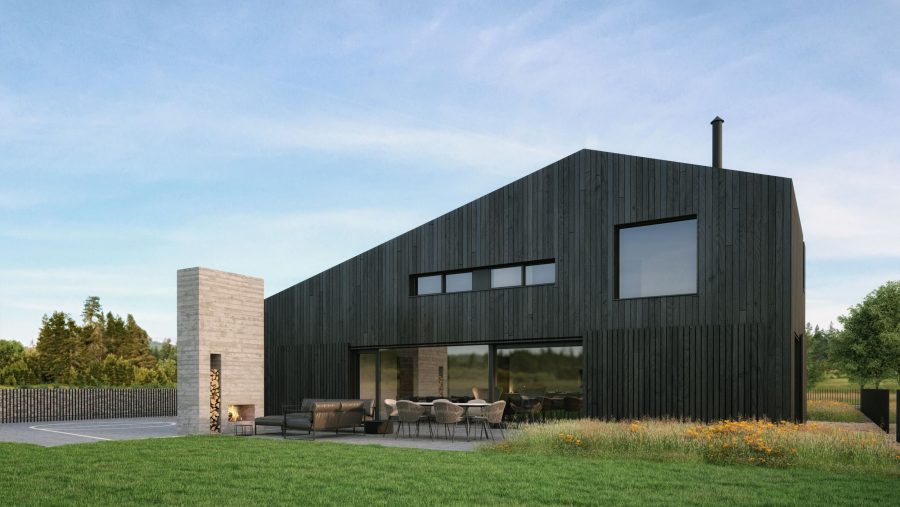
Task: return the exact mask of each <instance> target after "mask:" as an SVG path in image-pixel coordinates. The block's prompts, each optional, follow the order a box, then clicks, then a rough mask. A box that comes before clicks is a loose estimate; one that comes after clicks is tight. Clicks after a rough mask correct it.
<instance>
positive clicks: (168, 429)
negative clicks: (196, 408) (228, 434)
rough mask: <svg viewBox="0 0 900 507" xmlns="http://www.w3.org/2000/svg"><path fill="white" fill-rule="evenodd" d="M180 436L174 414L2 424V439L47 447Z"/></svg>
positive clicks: (0, 433)
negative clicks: (167, 415) (132, 417)
mask: <svg viewBox="0 0 900 507" xmlns="http://www.w3.org/2000/svg"><path fill="white" fill-rule="evenodd" d="M176 435H177V433H176V430H175V418H174V417H140V418H134V419H93V420H89V421H62V422H43V423H14V424H0V442H20V443H26V444H37V445H43V446H52V445H65V444H80V443H84V442H102V441H105V440H132V439H139V438H160V437H174V436H176Z"/></svg>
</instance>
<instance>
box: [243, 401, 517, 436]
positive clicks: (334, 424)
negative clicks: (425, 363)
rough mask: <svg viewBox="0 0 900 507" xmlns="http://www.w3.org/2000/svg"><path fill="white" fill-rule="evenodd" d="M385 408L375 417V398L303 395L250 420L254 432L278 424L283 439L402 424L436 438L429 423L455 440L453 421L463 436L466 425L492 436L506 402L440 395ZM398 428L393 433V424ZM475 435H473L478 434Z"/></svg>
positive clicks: (375, 430)
mask: <svg viewBox="0 0 900 507" xmlns="http://www.w3.org/2000/svg"><path fill="white" fill-rule="evenodd" d="M384 401H385V405H386V407H387V408H388V410H389V413H388V419H387V420H378V419H376V416H375V406H374V400H325V399H306V400H303V402H302V403H301V404H300V405H285V406H283V407H282V414H281V415H268V416H264V417H257V418H256V419H255V420H254V421H253V423H254V427H253V434H258V428H259V427H260V426H268V427H277V428H279V429H280V432H281V435H282V437H285V438H287V436H288V432H289V431H291V430H296V431H306V433H307V435H310V436H311V437H312V438H313V439H315V438H316V432H322V431H334V432H335V433H338V432H339V431H340V430H342V429H345V430H346V429H351V430H352V431H353V432H354V433H355V432H356V429H357V428H359V427H363V428H364V430H365V432H366V433H374V434H382V435H384V434H387V433H392V432H394V433H396V436H395V438H397V437H399V436H400V434H401V432H402V430H403V427H404V426H405V427H406V428H407V436H410V437H411V436H412V426H413V425H415V427H416V437H418V436H419V429H420V426H421V425H422V424H426V425H428V433H429V437H430V438H431V439H432V440H433V439H434V437H435V436H436V431H435V428H434V427H433V425H434V426H439V427H443V430H444V435H445V436H446V437H447V438H449V439H450V441H454V439H455V434H456V427H457V425H460V424H463V425H465V430H466V440H467V441H468V440H469V438H470V431H471V428H473V427H474V428H477V429H476V431H478V430H480V431H481V433H480V434H483V435H484V437H485V438H491V439H493V438H494V435H493V427H494V426H497V427H499V429H500V435H501V437H502V436H505V435H504V433H503V428H502V426H501V424H502V421H503V412H504V409H505V408H506V402H505V401H503V400H501V401H498V402H495V403H488V402H486V401H484V400H472V401H467V402H462V403H459V402H458V403H453V402H451V401H449V400H445V399H437V400H434V401H421V402H413V401H408V400H400V401H395V400H391V399H387V400H384ZM395 425H396V426H397V431H396V432H395V431H394V426H395ZM478 435H479V434H477V433H476V438H478Z"/></svg>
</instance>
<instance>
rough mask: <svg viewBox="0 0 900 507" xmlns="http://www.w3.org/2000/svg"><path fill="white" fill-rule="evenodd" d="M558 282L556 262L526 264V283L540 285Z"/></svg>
mask: <svg viewBox="0 0 900 507" xmlns="http://www.w3.org/2000/svg"><path fill="white" fill-rule="evenodd" d="M555 282H556V263H555V262H549V263H547V264H531V265H528V266H525V285H540V284H544V283H555Z"/></svg>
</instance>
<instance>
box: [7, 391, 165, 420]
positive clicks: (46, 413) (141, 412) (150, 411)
mask: <svg viewBox="0 0 900 507" xmlns="http://www.w3.org/2000/svg"><path fill="white" fill-rule="evenodd" d="M176 396H177V395H176V389H175V388H173V387H153V388H146V387H144V388H128V387H124V388H102V387H72V388H66V387H62V388H58V387H57V388H17V389H0V423H17V422H44V421H71V420H77V419H114V418H119V417H174V416H176V415H177V414H176V408H175V407H177V406H178V404H177V400H176Z"/></svg>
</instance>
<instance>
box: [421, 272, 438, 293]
mask: <svg viewBox="0 0 900 507" xmlns="http://www.w3.org/2000/svg"><path fill="white" fill-rule="evenodd" d="M416 282H417V284H416V288H417V290H416V294H419V295H422V294H440V293H441V292H442V288H441V275H432V276H420V277H419V278H418V279H416Z"/></svg>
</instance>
